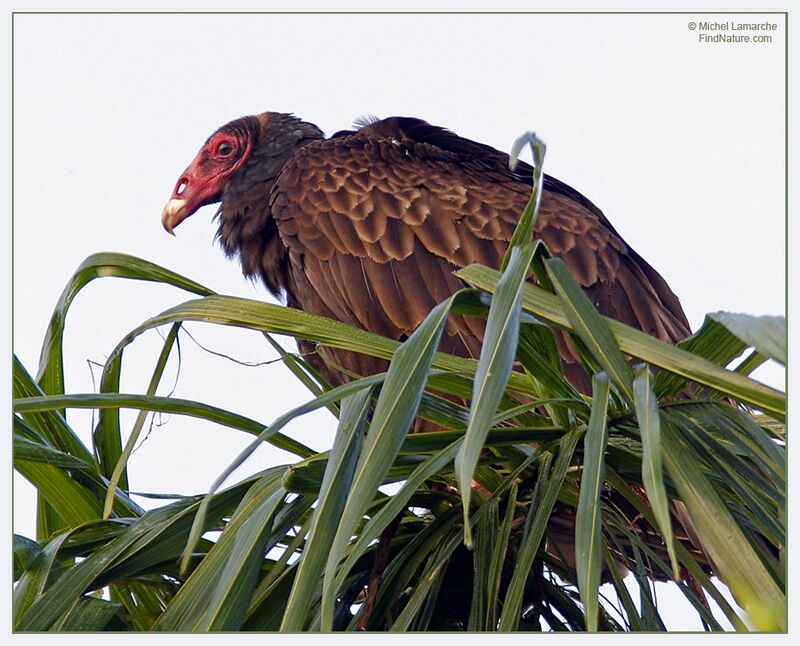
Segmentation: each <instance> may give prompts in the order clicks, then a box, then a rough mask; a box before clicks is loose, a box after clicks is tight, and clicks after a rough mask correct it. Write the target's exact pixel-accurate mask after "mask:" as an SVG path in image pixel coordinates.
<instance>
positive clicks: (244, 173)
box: [217, 113, 324, 296]
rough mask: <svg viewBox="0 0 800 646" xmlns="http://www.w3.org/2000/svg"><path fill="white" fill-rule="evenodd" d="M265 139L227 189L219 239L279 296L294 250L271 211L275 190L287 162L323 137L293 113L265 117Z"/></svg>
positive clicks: (251, 275) (247, 270) (249, 275)
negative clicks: (284, 238)
mask: <svg viewBox="0 0 800 646" xmlns="http://www.w3.org/2000/svg"><path fill="white" fill-rule="evenodd" d="M258 118H259V120H260V121H261V123H262V128H261V134H260V137H259V142H258V144H257V145H256V146H254V148H253V151H252V153H251V155H250V158H249V159H248V160H247V163H246V164H245V165H244V166H243V167H242V169H241V170H240V171H239V172H237V174H236V175H235V176H234V177H232V178H231V179H230V180H229V181H228V184H227V185H226V187H225V190H224V191H223V193H222V203H221V205H220V208H219V228H218V230H217V238H218V239H219V241H220V244H221V246H222V249H223V250H224V251H225V254H226V255H227V256H228V257H229V258H232V257H235V256H237V255H238V256H239V260H240V261H241V264H242V273H243V274H244V275H245V277H247V278H261V279H262V280H263V281H264V284H265V285H266V286H267V288H268V289H269V290H270V291H271V292H272V293H273V294H274V295H276V296H278V295H280V294H281V292H284V291H285V290H286V288H287V286H288V280H289V275H288V262H289V260H288V251H287V250H286V247H285V246H284V245H283V242H282V241H281V239H280V236H279V235H278V230H277V227H276V226H275V220H274V219H273V217H272V213H271V211H270V199H269V196H270V193H271V191H272V187H273V186H274V184H275V181H276V180H277V178H278V175H279V174H280V172H281V170H282V169H283V166H284V164H286V162H287V161H288V160H289V159H291V158H292V157H293V156H294V154H295V153H296V152H297V151H298V150H300V148H302V147H304V146H307V145H308V144H309V143H311V142H313V141H316V140H319V139H322V138H323V137H324V136H323V134H322V131H321V130H320V129H319V128H317V127H316V126H315V125H313V124H310V123H306V122H303V121H300V120H299V119H298V118H297V117H294V116H292V115H287V114H278V113H265V114H264V115H259V117H258Z"/></svg>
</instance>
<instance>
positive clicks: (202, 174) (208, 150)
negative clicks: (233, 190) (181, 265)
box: [161, 117, 261, 235]
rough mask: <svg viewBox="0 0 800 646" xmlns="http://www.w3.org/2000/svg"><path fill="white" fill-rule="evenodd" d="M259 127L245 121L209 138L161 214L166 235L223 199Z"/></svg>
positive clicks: (249, 119) (251, 120)
mask: <svg viewBox="0 0 800 646" xmlns="http://www.w3.org/2000/svg"><path fill="white" fill-rule="evenodd" d="M260 126H261V124H260V122H259V120H258V119H257V118H256V117H244V118H242V119H237V120H236V121H231V122H230V123H229V124H227V125H225V126H222V127H221V128H220V129H219V130H217V131H216V132H215V133H214V134H213V135H211V136H210V137H209V138H208V140H207V141H206V143H205V144H204V145H203V147H202V148H201V149H200V152H199V153H197V156H196V157H195V158H194V159H193V160H192V163H191V164H189V166H188V168H187V169H186V170H185V171H183V173H181V176H180V177H179V178H178V181H177V182H176V184H175V188H174V189H173V191H172V196H171V197H170V199H169V201H168V202H167V204H166V205H165V206H164V211H163V212H162V213H161V224H163V225H164V228H165V229H166V230H167V231H168V232H169V233H172V230H173V229H174V228H175V227H176V226H178V225H179V224H180V223H181V222H183V221H184V220H185V219H186V218H188V217H189V216H190V215H192V214H193V213H194V212H195V211H197V209H199V208H200V207H201V206H205V205H206V204H213V203H214V202H219V201H220V200H221V199H222V191H223V189H224V188H225V184H226V183H227V182H228V179H230V177H231V176H232V175H233V174H234V173H235V172H236V171H237V170H239V169H240V168H241V167H242V165H243V164H244V163H245V162H246V161H247V158H248V157H249V156H250V152H251V150H252V149H253V146H254V145H255V143H256V140H257V138H258V133H259V130H260ZM173 235H174V234H173Z"/></svg>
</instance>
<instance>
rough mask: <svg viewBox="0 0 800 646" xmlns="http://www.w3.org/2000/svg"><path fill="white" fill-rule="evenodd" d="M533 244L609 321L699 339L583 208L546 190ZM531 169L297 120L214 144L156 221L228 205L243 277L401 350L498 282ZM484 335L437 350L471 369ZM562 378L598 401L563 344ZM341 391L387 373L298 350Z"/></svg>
mask: <svg viewBox="0 0 800 646" xmlns="http://www.w3.org/2000/svg"><path fill="white" fill-rule="evenodd" d="M543 177H544V179H543V193H542V197H541V203H540V208H539V214H538V219H537V222H536V227H535V232H534V237H535V238H538V239H541V240H543V241H544V242H545V243H546V245H547V247H548V249H549V251H550V252H551V253H552V255H554V256H556V257H559V258H561V259H562V260H563V261H564V263H565V264H566V266H567V267H568V269H569V270H570V272H571V274H572V276H573V277H574V278H575V280H576V281H577V282H578V283H579V284H580V285H581V287H582V288H583V290H584V292H585V294H586V295H587V296H588V298H589V299H590V300H591V302H592V303H593V304H594V306H595V307H596V308H597V310H598V311H599V312H600V313H601V314H604V315H606V316H608V317H611V318H613V319H616V320H618V321H621V322H623V323H626V324H628V325H630V326H633V327H634V328H637V329H640V330H642V331H644V332H646V333H648V334H650V335H652V336H654V337H656V338H658V339H661V340H663V341H666V342H669V343H676V342H678V341H680V340H681V339H684V338H685V337H687V336H689V334H690V333H691V330H690V327H689V323H688V321H687V319H686V315H685V314H684V311H683V309H682V307H681V304H680V301H679V299H678V298H677V296H676V295H675V294H674V293H673V291H672V290H671V289H670V287H669V285H668V284H667V282H666V281H665V280H664V279H663V278H662V277H661V275H660V274H658V272H657V271H656V270H655V269H653V268H652V267H651V266H650V265H649V264H648V263H647V262H646V261H645V260H644V259H643V258H642V257H641V256H640V255H639V254H637V253H636V252H635V251H634V250H633V248H632V247H631V246H630V245H629V244H628V243H627V242H625V241H624V240H623V238H622V236H621V235H620V234H619V233H617V231H616V230H615V229H614V227H613V226H612V225H611V223H610V222H609V221H608V219H607V218H606V216H605V215H604V214H603V212H602V211H601V210H600V209H599V208H598V207H597V206H595V205H594V204H593V203H592V202H591V201H590V200H589V199H587V198H586V197H584V196H583V195H582V194H581V193H579V192H578V191H576V190H575V189H573V188H571V187H570V186H568V185H567V184H565V183H564V182H562V181H560V180H558V179H556V178H554V177H551V176H549V175H547V174H545V175H544V176H543ZM532 178H533V169H532V167H531V166H530V165H528V164H526V163H525V162H522V161H518V162H517V163H516V164H515V165H514V164H511V163H510V159H509V156H508V155H507V154H506V153H504V152H501V151H499V150H497V149H495V148H493V147H491V146H489V145H486V144H483V143H478V142H476V141H472V140H470V139H467V138H464V137H461V136H459V135H457V134H455V133H454V132H452V131H451V130H448V129H447V128H444V127H441V126H436V125H432V124H430V123H428V122H426V121H424V120H422V119H419V118H415V117H402V116H393V117H388V118H384V119H377V118H375V117H369V118H363V119H361V120H358V121H356V122H355V123H354V124H353V127H352V128H351V129H347V130H341V131H338V132H336V133H334V134H333V135H332V136H330V137H325V135H324V134H323V132H322V130H320V128H319V127H317V126H316V125H314V124H312V123H309V122H307V121H303V120H302V119H300V118H299V117H297V116H295V115H293V114H285V113H279V112H263V113H261V114H257V115H252V116H246V117H241V118H237V119H235V120H233V121H231V122H230V123H227V124H226V125H223V126H222V127H220V128H219V129H217V130H216V131H215V132H214V133H213V134H212V135H211V136H210V137H209V138H208V139H207V140H206V141H205V143H204V144H203V145H202V147H201V148H200V151H199V152H198V153H197V155H196V156H195V158H194V159H193V160H192V162H191V163H190V164H189V166H188V167H187V168H186V170H184V171H183V173H182V174H181V175H180V177H179V178H178V180H177V182H176V184H175V187H174V189H173V191H172V195H171V196H170V198H169V200H168V202H167V203H166V205H165V207H164V210H163V212H162V216H161V222H162V224H163V226H164V228H165V229H166V230H167V231H168V232H169V233H172V234H173V235H174V229H175V228H176V227H177V226H178V225H179V224H180V223H181V222H183V221H184V220H185V219H186V218H188V217H190V216H191V215H193V214H194V213H195V212H196V211H198V210H199V209H200V208H201V207H203V206H205V205H208V204H215V203H216V204H218V205H219V206H218V209H217V212H216V214H215V217H216V218H217V219H218V230H217V234H216V236H217V238H218V241H219V243H220V246H221V247H222V249H223V251H224V252H225V254H226V255H227V256H228V257H230V258H237V257H238V259H239V261H240V263H241V268H242V272H243V274H244V276H245V277H247V278H250V279H253V280H261V281H262V282H263V284H264V285H265V286H266V288H267V289H268V290H269V291H270V292H271V293H272V294H273V295H275V296H277V297H279V298H282V299H283V300H284V302H285V303H286V305H287V306H289V307H294V308H299V309H302V310H304V311H306V312H310V313H312V314H317V315H321V316H325V317H329V318H332V319H336V320H338V321H341V322H343V323H347V324H350V325H352V326H356V327H359V328H362V329H364V330H367V331H370V332H373V333H376V334H380V335H382V336H385V337H389V338H391V339H395V340H398V341H403V340H405V339H406V338H408V336H410V335H411V333H412V332H413V331H414V330H415V329H416V327H417V326H418V325H419V324H420V323H421V322H422V320H423V319H424V318H425V317H426V315H427V314H428V313H429V312H430V310H431V309H432V308H433V307H434V306H435V305H436V304H437V303H439V302H441V301H443V300H445V299H446V298H448V297H449V296H450V295H451V294H453V293H454V292H455V291H456V290H458V289H460V288H461V287H463V284H462V282H461V280H460V279H459V278H458V277H457V276H456V275H455V274H454V272H455V271H457V270H458V269H459V268H461V267H465V266H467V265H470V264H472V263H480V264H483V265H487V266H489V267H492V268H495V269H497V268H499V266H500V264H501V261H502V259H503V256H504V254H505V252H506V250H507V248H508V245H509V242H510V240H511V236H512V234H513V232H514V228H515V226H516V224H517V222H518V220H519V217H520V215H521V213H522V211H523V209H524V207H525V205H526V203H527V202H528V199H529V197H530V193H531V187H532V181H533V179H532ZM484 331H485V321H484V320H482V319H480V318H477V317H472V316H466V315H451V316H450V317H449V319H448V321H447V324H446V328H445V331H444V334H443V335H442V340H441V343H440V346H439V350H440V351H443V352H449V353H452V354H455V355H459V356H463V357H472V358H477V357H478V356H479V354H480V348H481V341H482V339H483V334H484ZM554 334H555V337H556V342H557V345H558V349H559V354H560V356H561V360H562V364H563V368H564V373H565V375H566V376H567V378H568V379H569V380H570V381H571V382H572V383H573V385H574V386H575V387H576V388H577V389H578V390H579V391H581V392H583V393H587V394H588V393H589V392H590V390H591V382H590V377H589V376H588V375H587V374H586V372H585V371H584V369H583V367H582V365H581V362H580V359H579V353H578V351H577V349H576V347H575V346H574V345H573V342H572V341H571V339H570V337H569V335H568V334H567V333H566V332H564V331H563V330H555V331H554ZM298 344H299V349H300V351H301V352H302V353H304V354H306V355H307V360H308V362H309V363H310V364H311V366H312V367H314V368H315V369H316V370H317V371H318V372H319V373H320V374H322V376H324V377H325V378H326V379H327V380H328V381H329V382H330V383H331V384H332V385H340V384H342V383H345V382H346V381H348V380H349V379H351V378H353V376H358V375H361V376H366V375H371V374H376V373H379V372H382V371H384V370H386V369H387V366H388V363H387V362H386V361H385V360H383V359H378V358H374V357H369V356H366V355H363V354H357V353H354V352H350V351H346V350H337V349H332V348H327V347H322V346H320V347H317V346H315V344H313V343H311V342H309V341H304V340H299V341H298Z"/></svg>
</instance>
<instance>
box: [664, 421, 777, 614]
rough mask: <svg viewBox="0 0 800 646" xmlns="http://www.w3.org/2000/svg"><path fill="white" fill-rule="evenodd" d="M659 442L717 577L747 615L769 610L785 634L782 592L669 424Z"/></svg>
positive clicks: (671, 474) (668, 468) (670, 472)
mask: <svg viewBox="0 0 800 646" xmlns="http://www.w3.org/2000/svg"><path fill="white" fill-rule="evenodd" d="M664 431H666V432H664ZM661 437H662V447H663V457H664V461H665V464H666V466H667V470H668V471H669V474H670V477H671V479H672V481H673V482H674V483H675V487H676V488H677V490H678V493H679V495H680V497H681V500H682V501H683V502H684V504H685V505H686V507H687V509H688V511H689V515H690V517H691V520H692V522H693V524H694V526H695V528H696V530H697V532H698V534H699V536H700V539H701V541H702V542H703V548H704V549H705V550H706V551H707V553H708V555H709V557H710V558H711V560H712V561H713V562H714V565H715V566H716V568H717V569H718V573H719V576H720V578H721V579H722V580H723V581H724V582H725V584H726V585H727V586H728V587H729V588H730V589H731V592H732V593H733V596H734V598H735V599H736V602H737V603H738V604H739V605H740V606H741V607H742V608H744V609H745V610H747V611H748V612H749V611H750V610H751V609H752V608H756V609H757V611H758V612H761V611H762V610H764V609H767V612H768V613H769V615H768V616H769V617H770V618H771V621H772V622H773V623H774V624H775V625H777V626H779V627H782V628H781V629H782V630H785V626H786V615H785V612H786V610H785V603H786V598H785V596H784V593H783V591H782V590H781V589H780V587H779V586H778V584H777V583H776V582H775V580H774V579H773V578H772V577H771V576H770V574H769V573H768V572H767V570H766V568H765V567H764V564H763V563H762V561H761V559H760V558H759V556H758V554H757V553H756V552H755V551H754V550H753V547H752V545H751V544H750V542H749V541H748V540H747V538H746V537H745V536H744V534H743V533H742V530H741V527H740V526H739V525H738V524H737V523H736V521H735V520H734V518H733V517H732V516H731V514H730V512H729V511H728V509H727V508H726V507H725V504H724V502H723V501H722V500H721V499H720V496H719V493H718V492H717V491H716V490H715V488H714V487H713V486H712V484H711V483H710V482H709V480H708V479H707V478H706V477H705V475H703V473H702V471H701V470H700V469H699V468H698V466H697V464H696V462H695V460H694V459H693V457H692V454H691V453H690V452H689V451H687V449H686V447H685V446H684V445H683V443H682V442H681V441H680V439H679V437H678V435H677V432H676V431H675V429H672V428H671V427H670V426H669V425H667V426H665V427H663V428H662V436H661Z"/></svg>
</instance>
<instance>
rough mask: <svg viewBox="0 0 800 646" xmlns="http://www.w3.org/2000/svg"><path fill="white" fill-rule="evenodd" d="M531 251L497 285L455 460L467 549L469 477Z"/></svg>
mask: <svg viewBox="0 0 800 646" xmlns="http://www.w3.org/2000/svg"><path fill="white" fill-rule="evenodd" d="M533 248H534V243H528V244H527V245H526V246H525V247H522V248H518V247H514V248H513V249H512V252H511V259H510V261H509V264H508V268H507V269H506V271H505V272H504V273H503V277H502V278H501V280H500V282H499V283H498V284H497V291H496V292H495V295H494V298H492V305H491V308H490V309H489V318H488V321H487V323H486V333H485V335H484V339H483V345H482V347H481V356H480V360H479V361H478V369H477V371H476V373H475V385H474V387H473V391H472V403H471V405H470V412H469V422H468V424H467V432H466V436H465V439H464V444H463V445H462V447H461V450H460V451H459V453H458V455H457V456H456V472H457V473H458V486H459V489H460V490H461V497H462V499H463V500H464V503H463V507H464V543H465V544H466V546H467V547H468V548H471V547H472V536H471V533H470V523H469V522H467V519H468V518H469V501H470V495H471V493H472V473H473V471H474V470H475V465H477V463H478V457H479V456H480V452H481V450H482V449H483V445H484V442H485V440H486V435H487V433H488V432H489V427H490V426H491V424H492V421H493V419H494V416H495V413H496V412H497V407H498V405H499V404H500V400H501V398H502V396H503V393H504V392H505V388H506V383H507V382H508V377H509V375H510V374H511V367H512V365H513V363H514V356H515V354H516V347H517V337H518V334H519V315H520V311H521V303H522V285H523V284H524V281H525V275H526V274H527V272H528V267H529V266H530V262H531V257H532V256H533Z"/></svg>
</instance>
